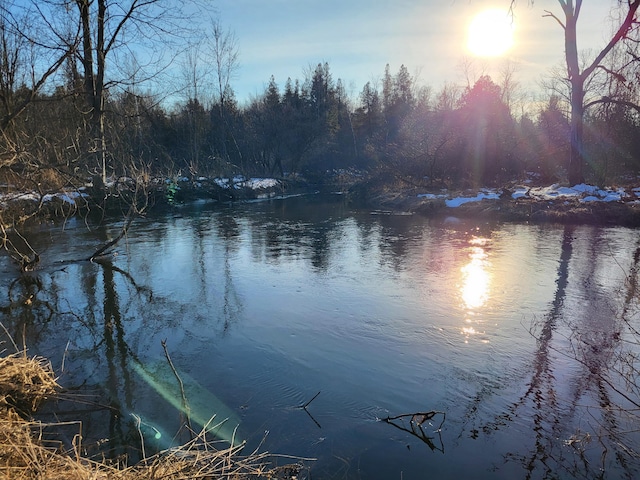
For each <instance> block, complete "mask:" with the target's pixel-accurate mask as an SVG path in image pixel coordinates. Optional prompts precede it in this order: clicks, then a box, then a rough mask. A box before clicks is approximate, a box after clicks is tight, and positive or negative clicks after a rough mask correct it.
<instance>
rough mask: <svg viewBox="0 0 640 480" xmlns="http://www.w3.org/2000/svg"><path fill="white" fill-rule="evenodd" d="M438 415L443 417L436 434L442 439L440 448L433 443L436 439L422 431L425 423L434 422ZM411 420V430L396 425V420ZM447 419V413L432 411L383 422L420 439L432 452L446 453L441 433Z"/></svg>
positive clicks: (389, 418) (403, 415)
mask: <svg viewBox="0 0 640 480" xmlns="http://www.w3.org/2000/svg"><path fill="white" fill-rule="evenodd" d="M436 415H442V421H441V422H440V425H438V427H437V428H436V430H435V431H434V433H437V434H438V437H439V438H440V447H438V446H436V444H435V443H434V442H433V439H434V437H432V436H428V435H427V434H426V432H425V431H424V430H423V429H422V425H423V424H424V423H425V422H428V421H430V420H432V419H433V418H434V417H435V416H436ZM407 418H408V419H409V425H410V428H407V427H406V426H405V425H404V423H403V424H402V425H399V424H398V423H394V422H395V421H396V420H400V421H404V420H405V419H407ZM445 419H446V414H445V412H439V411H436V410H431V411H430V412H416V413H405V414H402V415H396V416H395V417H387V418H383V419H382V421H383V422H385V423H388V424H389V425H393V426H394V427H396V428H398V429H400V430H402V431H404V432H407V433H410V434H411V435H413V436H414V437H418V438H419V439H420V440H422V441H423V442H424V443H426V444H427V445H428V446H429V448H430V449H431V450H438V451H439V452H442V453H444V445H443V444H442V438H441V437H440V432H441V429H442V425H444V421H445Z"/></svg>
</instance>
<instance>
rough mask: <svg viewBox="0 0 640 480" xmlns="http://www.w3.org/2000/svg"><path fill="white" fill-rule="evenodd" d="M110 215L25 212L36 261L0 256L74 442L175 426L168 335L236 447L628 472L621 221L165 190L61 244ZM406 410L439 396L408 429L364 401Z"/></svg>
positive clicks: (632, 441)
mask: <svg viewBox="0 0 640 480" xmlns="http://www.w3.org/2000/svg"><path fill="white" fill-rule="evenodd" d="M452 212H455V210H453V209H452ZM120 226H121V224H120V223H117V222H114V223H113V224H108V225H107V226H106V227H100V228H92V229H88V228H87V225H86V224H85V223H84V222H83V221H81V220H80V219H76V220H72V221H70V222H67V224H66V225H65V226H64V229H62V227H61V226H60V225H55V226H51V227H50V228H43V229H40V230H39V231H37V232H32V233H31V236H30V240H31V241H32V243H33V245H34V247H36V249H38V250H40V251H42V252H43V254H42V256H43V259H44V260H43V265H42V266H41V269H40V270H38V271H37V272H35V273H33V274H32V275H29V276H27V277H23V278H21V279H18V280H14V279H15V278H16V274H15V271H14V270H13V267H12V266H11V265H10V264H9V263H8V260H7V259H6V258H4V259H3V260H2V261H1V262H2V263H0V276H2V278H3V280H2V282H1V284H2V287H0V288H1V290H0V293H1V296H0V304H1V306H2V310H1V312H2V313H1V314H0V315H1V316H0V318H1V319H2V322H3V324H4V325H5V326H6V327H7V329H8V330H9V331H10V332H11V333H12V335H13V336H14V338H17V339H20V340H19V341H20V342H21V341H22V335H23V334H22V332H23V331H24V332H25V333H26V344H27V345H28V347H29V351H30V353H33V354H40V355H45V356H47V357H49V358H50V359H51V360H52V363H53V365H54V368H55V369H56V370H57V371H59V372H61V373H60V382H61V383H62V384H63V385H65V386H66V387H68V388H70V389H73V391H72V392H69V395H70V394H73V395H76V396H80V395H82V396H83V397H82V398H86V399H87V403H85V404H84V406H81V405H79V404H78V403H77V402H73V403H69V402H60V403H59V404H58V405H57V408H58V411H57V415H58V417H57V418H59V419H61V420H64V419H67V418H78V416H79V415H82V417H81V418H82V420H83V435H84V437H85V439H86V440H85V441H86V442H87V445H89V442H90V441H95V440H97V439H99V440H101V448H102V449H103V450H105V449H106V450H107V451H109V452H110V453H112V454H117V453H121V452H124V451H126V449H125V447H123V445H124V444H127V443H129V444H130V445H136V446H138V445H139V443H140V442H139V432H138V428H141V431H142V430H144V433H145V435H146V438H147V440H146V441H145V446H146V450H147V451H148V452H150V451H153V449H154V448H166V447H167V446H169V445H170V443H171V441H170V438H171V437H172V436H173V435H174V434H176V432H177V431H178V429H179V426H180V425H181V423H182V422H184V421H185V416H184V415H182V414H181V413H180V412H179V411H178V410H177V409H176V408H175V403H176V402H177V403H180V400H179V399H178V400H175V401H174V404H173V405H172V403H171V401H170V399H169V398H167V396H171V395H173V396H174V397H177V395H178V393H177V392H178V390H177V387H176V385H177V382H176V380H175V376H174V375H172V373H171V370H170V369H169V368H168V362H167V360H166V357H165V350H164V348H163V346H162V342H163V341H165V345H166V350H167V352H168V353H169V354H170V357H171V360H172V362H173V364H174V365H175V367H176V369H177V370H178V371H179V374H180V375H181V376H182V377H183V379H184V381H185V383H186V384H187V385H188V393H189V394H190V395H192V398H189V402H190V404H191V407H192V413H193V415H194V417H195V415H196V413H197V414H199V415H200V416H205V417H207V418H208V417H209V416H210V415H213V414H215V413H216V411H218V413H219V412H220V411H223V412H224V415H225V418H226V417H229V418H232V419H233V420H234V421H237V423H239V427H238V428H237V430H236V431H235V432H234V431H233V429H231V430H229V431H226V432H221V436H223V437H224V436H225V435H226V436H229V435H234V436H235V437H237V439H242V440H246V441H247V445H248V447H247V451H250V450H252V449H253V448H256V447H258V446H259V445H260V449H261V450H262V451H265V450H266V451H269V452H272V453H281V454H287V455H293V456H298V457H304V458H315V459H316V460H314V461H308V462H305V463H306V465H308V466H309V467H310V468H311V475H312V478H314V479H324V478H348V479H357V478H363V479H389V478H398V479H400V478H402V479H412V478H415V479H422V478H525V477H528V478H546V477H549V476H553V477H554V478H555V477H559V478H573V477H576V478H593V477H594V475H599V474H600V473H603V474H604V478H633V476H634V474H637V472H638V461H637V460H636V459H635V458H633V457H632V456H631V455H629V454H628V452H625V448H627V447H628V448H630V449H635V450H636V451H637V450H638V448H640V440H639V438H638V434H637V433H634V432H635V431H636V430H637V420H638V419H637V417H636V416H635V415H634V414H633V413H629V409H630V408H631V407H632V406H633V403H634V401H635V402H637V400H638V395H637V391H634V390H629V388H630V387H629V386H627V385H625V383H624V381H623V380H624V378H623V375H622V374H625V373H626V372H629V368H627V370H624V368H625V367H624V364H623V360H624V359H627V361H629V359H630V358H633V357H631V356H630V355H631V354H637V353H638V348H637V337H633V336H631V335H630V333H629V332H630V327H633V326H634V325H635V327H637V325H638V316H637V314H636V313H637V305H636V301H637V298H638V296H637V293H636V294H635V295H633V292H631V293H632V294H630V293H629V292H630V290H631V289H632V288H634V287H633V285H634V284H633V283H632V282H631V283H630V282H629V280H630V279H631V280H633V279H634V278H635V275H637V271H636V269H637V267H638V265H637V264H638V261H639V257H640V254H639V253H638V252H640V250H638V248H639V245H640V244H639V242H638V232H637V230H631V229H624V228H597V227H592V226H553V225H521V224H490V223H486V221H482V222H475V221H471V220H461V219H458V218H455V217H453V216H452V217H449V218H444V219H442V218H440V219H432V220H429V219H425V218H421V217H416V216H408V215H386V214H380V213H377V214H376V213H375V212H370V211H366V210H360V209H357V208H355V207H352V206H350V205H349V204H347V203H345V202H344V201H343V199H342V198H341V197H339V196H333V197H324V196H322V197H321V196H308V197H299V198H290V199H285V200H273V201H269V202H255V203H244V204H236V205H232V206H220V205H215V204H207V203H201V204H195V205H190V206H183V207H179V208H176V209H175V210H173V211H171V212H169V213H167V214H162V215H156V216H153V217H149V218H143V219H139V220H136V222H135V223H134V224H133V226H132V228H131V229H130V231H129V232H128V235H127V237H126V239H124V240H123V241H122V242H121V243H120V244H118V246H117V248H116V254H115V255H111V256H109V257H107V258H104V259H102V260H101V261H100V262H93V263H91V262H85V261H77V259H80V258H86V257H87V256H89V255H90V254H91V253H92V252H93V251H95V250H96V249H97V247H99V246H100V245H101V244H102V243H104V242H106V241H108V240H109V239H111V238H114V237H115V236H116V235H117V234H118V232H119V228H120ZM26 300H28V301H26ZM634 338H635V340H636V343H635V344H634V343H631V342H630V341H632V340H634ZM63 364H64V365H63ZM627 365H629V364H628V363H627ZM63 367H64V370H63ZM620 372H621V373H620ZM630 375H633V371H632V373H630ZM151 377H152V378H155V379H156V380H158V381H159V382H160V383H162V382H164V383H162V385H159V384H158V383H156V384H154V383H153V380H151V381H150V379H149V378H151ZM160 388H165V389H168V390H170V391H171V392H173V393H168V394H166V395H165V396H164V397H163V396H162V395H160V394H159V393H158V389H160ZM172 389H173V390H172ZM318 392H320V393H319V394H318ZM316 394H318V395H317V397H315V398H314V396H315V395H316ZM634 395H635V396H634ZM625 397H626V398H625ZM312 398H313V401H311V403H309V404H308V406H307V409H306V410H304V409H301V408H299V407H300V406H301V405H304V404H305V403H307V402H309V401H310V400H311V399H312ZM634 399H635V400H634ZM96 403H99V404H100V405H102V406H96ZM105 405H106V406H108V407H109V408H106V407H105ZM416 412H443V413H444V415H445V416H446V417H443V416H442V414H441V413H437V414H434V416H433V418H432V419H431V421H430V422H429V421H426V422H425V423H423V424H422V427H421V428H422V430H420V427H417V426H414V429H415V430H414V433H419V434H422V438H420V435H412V434H411V433H410V431H411V424H410V423H409V422H408V421H407V420H405V421H404V422H402V421H401V420H399V421H398V422H396V423H397V424H398V426H400V427H405V429H406V430H402V429H401V428H395V427H394V426H393V425H390V424H388V423H385V422H383V421H381V419H384V418H387V417H394V416H398V415H402V414H412V413H416ZM636 413H637V412H636ZM132 414H133V415H132ZM138 418H140V419H141V422H142V423H140V424H138V426H137V427H136V424H135V421H134V419H138ZM443 421H444V422H443ZM196 424H197V422H195V421H194V428H195V427H196ZM440 426H441V429H439V428H438V427H440ZM149 433H151V435H149ZM155 433H158V435H159V436H160V438H159V439H158V438H155V437H156V436H157V435H154V434H155ZM184 435H185V433H184V431H183V433H182V435H179V436H178V438H177V439H176V441H178V440H183V439H184ZM154 442H155V443H154ZM109 447H110V449H109ZM88 448H89V447H88ZM89 451H97V447H95V448H93V447H92V448H89ZM280 461H281V462H286V461H291V460H288V459H282V460H280Z"/></svg>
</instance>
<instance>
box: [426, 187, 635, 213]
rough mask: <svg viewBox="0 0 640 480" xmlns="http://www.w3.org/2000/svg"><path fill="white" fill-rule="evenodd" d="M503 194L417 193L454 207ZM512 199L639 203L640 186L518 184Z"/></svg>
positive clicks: (481, 192) (484, 191) (498, 190)
mask: <svg viewBox="0 0 640 480" xmlns="http://www.w3.org/2000/svg"><path fill="white" fill-rule="evenodd" d="M502 194H503V190H500V189H481V190H480V191H479V192H478V193H476V194H475V195H470V196H456V197H452V196H450V195H449V194H445V193H441V194H429V193H426V194H419V195H418V197H419V198H427V199H444V200H445V205H446V206H447V207H450V208H456V207H459V206H460V205H463V204H465V203H469V202H479V201H481V200H497V199H499V198H500V196H501V195H502ZM511 198H513V199H514V200H516V199H520V198H530V199H533V200H543V201H544V200H548V201H551V200H558V199H564V200H567V201H569V200H577V201H579V202H581V203H590V202H623V201H624V202H634V203H635V202H637V203H640V187H636V188H633V189H631V190H625V189H624V188H615V189H608V188H599V187H596V186H593V185H587V184H584V183H581V184H579V185H574V186H573V187H563V186H560V185H559V184H554V185H550V186H548V187H526V186H519V187H516V188H515V189H514V191H513V192H512V193H511Z"/></svg>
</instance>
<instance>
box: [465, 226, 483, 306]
mask: <svg viewBox="0 0 640 480" xmlns="http://www.w3.org/2000/svg"><path fill="white" fill-rule="evenodd" d="M483 242H486V239H480V238H477V239H473V240H472V241H471V242H470V243H471V244H472V247H471V253H470V254H469V257H470V261H469V263H467V264H466V265H465V266H463V267H462V269H461V271H462V275H463V279H464V280H463V285H462V301H463V302H464V304H465V306H466V307H467V308H468V309H477V308H480V307H482V306H483V305H484V304H485V302H486V301H487V299H488V297H489V280H490V278H489V273H488V272H487V271H486V269H485V267H486V258H487V254H486V253H485V251H484V248H483V247H482V245H483Z"/></svg>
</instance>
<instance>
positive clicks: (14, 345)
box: [0, 322, 20, 353]
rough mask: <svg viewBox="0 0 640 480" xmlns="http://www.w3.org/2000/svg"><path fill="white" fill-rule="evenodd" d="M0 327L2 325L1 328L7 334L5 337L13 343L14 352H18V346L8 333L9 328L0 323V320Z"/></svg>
mask: <svg viewBox="0 0 640 480" xmlns="http://www.w3.org/2000/svg"><path fill="white" fill-rule="evenodd" d="M0 327H2V329H3V330H4V333H6V334H7V337H9V341H10V342H11V344H12V345H13V348H15V349H16V353H18V352H19V351H20V350H19V349H18V346H17V345H16V342H14V341H13V337H12V336H11V334H10V333H9V330H7V327H5V326H4V323H2V322H0Z"/></svg>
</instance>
